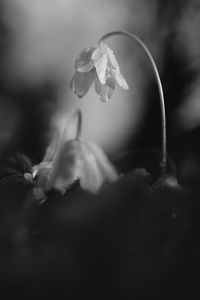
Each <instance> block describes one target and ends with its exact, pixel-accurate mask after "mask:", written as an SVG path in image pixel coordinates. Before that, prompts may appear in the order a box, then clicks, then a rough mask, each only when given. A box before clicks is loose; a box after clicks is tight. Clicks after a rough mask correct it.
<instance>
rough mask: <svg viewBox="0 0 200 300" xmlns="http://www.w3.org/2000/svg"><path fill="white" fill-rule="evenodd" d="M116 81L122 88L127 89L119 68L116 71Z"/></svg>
mask: <svg viewBox="0 0 200 300" xmlns="http://www.w3.org/2000/svg"><path fill="white" fill-rule="evenodd" d="M116 81H117V83H118V84H119V86H120V87H121V88H122V89H123V90H129V86H128V84H127V82H126V80H125V79H124V77H123V76H122V74H121V73H120V70H119V69H118V70H117V71H116Z"/></svg>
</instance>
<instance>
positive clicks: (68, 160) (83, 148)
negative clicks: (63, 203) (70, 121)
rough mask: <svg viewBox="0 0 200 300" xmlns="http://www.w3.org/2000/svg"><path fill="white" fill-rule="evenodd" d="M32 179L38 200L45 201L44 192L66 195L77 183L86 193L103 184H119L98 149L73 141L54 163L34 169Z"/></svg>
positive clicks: (67, 144)
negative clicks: (34, 179) (72, 185)
mask: <svg viewBox="0 0 200 300" xmlns="http://www.w3.org/2000/svg"><path fill="white" fill-rule="evenodd" d="M33 177H34V178H36V186H35V190H34V191H35V195H36V198H44V196H45V192H46V191H49V190H52V189H54V190H57V191H59V192H61V193H62V194H64V193H65V191H66V190H67V189H68V188H69V187H70V186H71V184H73V183H74V182H75V181H79V182H80V186H81V188H82V189H83V190H87V191H89V192H91V193H96V192H98V190H99V189H100V188H101V186H102V185H103V183H105V182H114V181H116V180H117V179H118V174H117V172H116V171H115V169H114V167H113V166H112V164H111V163H110V161H109V160H108V158H107V156H106V155H105V154H104V152H103V150H101V148H100V147H99V146H97V145H96V144H94V143H92V142H88V141H83V140H81V139H70V140H68V141H66V142H65V143H64V145H63V146H62V148H61V149H60V151H59V152H58V155H57V157H56V159H55V160H54V161H52V162H48V161H46V162H45V161H43V162H41V163H40V164H39V165H37V166H35V167H34V168H33Z"/></svg>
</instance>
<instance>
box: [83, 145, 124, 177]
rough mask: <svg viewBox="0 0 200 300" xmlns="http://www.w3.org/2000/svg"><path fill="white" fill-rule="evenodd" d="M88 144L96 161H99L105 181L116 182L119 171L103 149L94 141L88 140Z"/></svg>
mask: <svg viewBox="0 0 200 300" xmlns="http://www.w3.org/2000/svg"><path fill="white" fill-rule="evenodd" d="M87 146H88V148H89V149H90V152H91V153H93V154H94V156H95V158H96V161H97V163H98V167H99V170H100V171H101V173H102V176H103V181H107V182H114V181H116V180H117V179H118V177H119V176H118V174H117V171H116V170H115V168H114V166H113V165H112V164H111V162H110V161H109V159H108V158H107V156H106V155H105V153H104V152H103V150H102V149H101V148H100V147H99V146H98V145H97V144H95V143H93V142H87Z"/></svg>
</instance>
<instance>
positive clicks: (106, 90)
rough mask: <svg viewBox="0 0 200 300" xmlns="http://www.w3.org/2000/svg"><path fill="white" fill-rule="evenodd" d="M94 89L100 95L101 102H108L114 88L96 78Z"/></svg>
mask: <svg viewBox="0 0 200 300" xmlns="http://www.w3.org/2000/svg"><path fill="white" fill-rule="evenodd" d="M95 91H96V92H97V94H98V95H100V100H101V101H102V102H108V101H109V100H110V98H111V97H112V94H113V92H114V88H112V87H111V86H109V85H108V84H107V83H106V84H101V83H100V81H99V80H98V79H96V80H95Z"/></svg>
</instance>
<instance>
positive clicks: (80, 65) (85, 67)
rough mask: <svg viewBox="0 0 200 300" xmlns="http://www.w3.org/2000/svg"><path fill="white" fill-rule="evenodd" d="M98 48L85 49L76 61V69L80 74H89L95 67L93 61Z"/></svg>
mask: <svg viewBox="0 0 200 300" xmlns="http://www.w3.org/2000/svg"><path fill="white" fill-rule="evenodd" d="M95 49H96V47H90V48H85V49H84V50H83V51H82V52H81V53H80V54H79V56H78V57H77V59H76V61H75V69H76V71H78V72H89V71H90V70H91V69H92V68H93V67H94V61H93V59H92V55H93V52H94V51H95Z"/></svg>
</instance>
